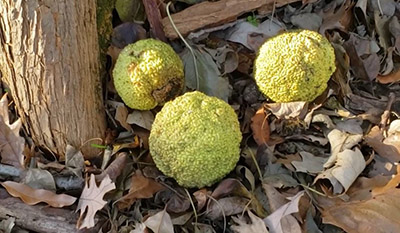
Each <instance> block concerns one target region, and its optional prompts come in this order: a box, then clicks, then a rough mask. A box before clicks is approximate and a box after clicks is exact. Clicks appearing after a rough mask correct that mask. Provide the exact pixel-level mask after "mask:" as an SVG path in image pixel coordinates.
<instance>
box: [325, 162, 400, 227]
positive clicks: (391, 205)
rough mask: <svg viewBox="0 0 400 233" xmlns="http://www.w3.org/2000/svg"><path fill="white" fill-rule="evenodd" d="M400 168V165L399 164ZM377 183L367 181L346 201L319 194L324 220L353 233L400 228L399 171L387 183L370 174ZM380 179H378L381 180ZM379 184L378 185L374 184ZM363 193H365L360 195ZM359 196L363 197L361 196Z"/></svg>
mask: <svg viewBox="0 0 400 233" xmlns="http://www.w3.org/2000/svg"><path fill="white" fill-rule="evenodd" d="M397 170H398V171H400V169H399V168H397ZM369 180H371V181H372V182H374V183H371V182H369V183H367V182H364V184H366V185H365V186H364V187H360V189H359V190H358V191H356V192H353V193H352V194H351V195H350V201H348V202H345V201H343V200H342V199H339V198H336V199H334V201H333V200H332V199H330V200H327V199H329V198H325V197H318V199H320V200H318V202H319V205H320V206H322V211H321V213H322V218H323V222H324V223H329V224H333V225H335V226H338V227H340V228H342V229H343V230H345V231H346V232H349V233H356V232H376V233H384V232H398V229H400V222H399V219H400V212H399V209H400V189H398V188H396V186H397V184H398V183H399V180H400V175H399V173H398V174H397V175H396V176H394V177H393V178H392V179H391V180H390V181H389V182H388V183H387V184H386V185H385V186H381V187H379V186H378V187H376V186H377V185H381V182H376V181H375V177H374V178H370V179H369ZM380 180H381V179H379V180H378V181H380ZM371 184H372V186H373V185H375V187H371ZM360 193H364V194H363V195H360ZM359 197H363V199H360V198H359Z"/></svg>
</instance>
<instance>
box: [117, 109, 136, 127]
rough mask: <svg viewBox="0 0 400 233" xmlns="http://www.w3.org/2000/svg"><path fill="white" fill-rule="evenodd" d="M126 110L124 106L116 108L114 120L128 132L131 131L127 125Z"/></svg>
mask: <svg viewBox="0 0 400 233" xmlns="http://www.w3.org/2000/svg"><path fill="white" fill-rule="evenodd" d="M128 114H129V112H128V108H127V107H125V106H124V105H122V106H118V107H117V110H116V111H115V116H114V118H115V120H117V121H118V122H119V123H120V124H121V126H122V127H124V128H125V129H126V130H128V131H132V127H131V126H130V125H129V124H128V122H127V118H128Z"/></svg>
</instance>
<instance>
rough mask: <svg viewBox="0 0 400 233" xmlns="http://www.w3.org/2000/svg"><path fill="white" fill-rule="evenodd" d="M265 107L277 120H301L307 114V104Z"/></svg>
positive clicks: (284, 104) (272, 104)
mask: <svg viewBox="0 0 400 233" xmlns="http://www.w3.org/2000/svg"><path fill="white" fill-rule="evenodd" d="M265 106H266V108H267V109H268V110H269V111H271V113H272V114H274V115H275V116H276V117H277V118H279V119H291V118H299V119H303V118H304V117H305V116H306V113H307V108H308V102H304V101H298V102H288V103H268V104H266V105H265Z"/></svg>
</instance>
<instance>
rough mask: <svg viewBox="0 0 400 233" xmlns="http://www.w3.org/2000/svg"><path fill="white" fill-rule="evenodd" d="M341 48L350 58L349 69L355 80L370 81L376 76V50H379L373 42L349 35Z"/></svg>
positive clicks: (377, 59) (377, 70)
mask: <svg viewBox="0 0 400 233" xmlns="http://www.w3.org/2000/svg"><path fill="white" fill-rule="evenodd" d="M343 47H344V48H345V49H346V52H347V54H348V55H349V57H350V65H351V66H350V68H351V70H353V72H354V75H355V76H356V77H357V78H359V79H361V80H368V81H371V80H374V79H375V78H376V77H377V76H378V74H379V69H380V60H379V57H378V55H377V52H378V51H376V50H379V46H378V45H377V44H376V42H375V41H372V40H371V39H368V38H362V37H360V36H358V35H357V34H355V33H350V38H349V39H348V40H347V41H345V42H344V44H343ZM375 48H377V49H375Z"/></svg>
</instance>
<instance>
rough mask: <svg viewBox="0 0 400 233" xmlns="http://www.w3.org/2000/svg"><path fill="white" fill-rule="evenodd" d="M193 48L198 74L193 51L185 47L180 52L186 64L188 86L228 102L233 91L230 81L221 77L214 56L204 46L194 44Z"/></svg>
mask: <svg viewBox="0 0 400 233" xmlns="http://www.w3.org/2000/svg"><path fill="white" fill-rule="evenodd" d="M192 49H193V52H194V55H195V57H196V64H197V71H198V74H197V76H196V69H195V66H194V61H193V59H194V58H193V56H192V53H191V52H189V50H188V49H185V50H184V51H183V52H182V53H181V54H180V56H181V58H182V60H183V63H184V66H185V80H186V86H187V87H189V88H191V89H195V90H198V91H201V92H203V93H205V94H207V95H209V96H215V97H218V98H220V99H222V100H224V101H225V102H228V98H229V97H230V95H231V91H232V87H231V86H230V84H229V81H228V80H227V79H226V78H223V77H221V72H220V71H219V70H218V66H217V64H216V63H215V61H214V60H213V59H212V56H211V55H210V54H208V53H207V52H206V51H205V50H204V49H202V47H200V46H196V47H195V46H193V45H192Z"/></svg>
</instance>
